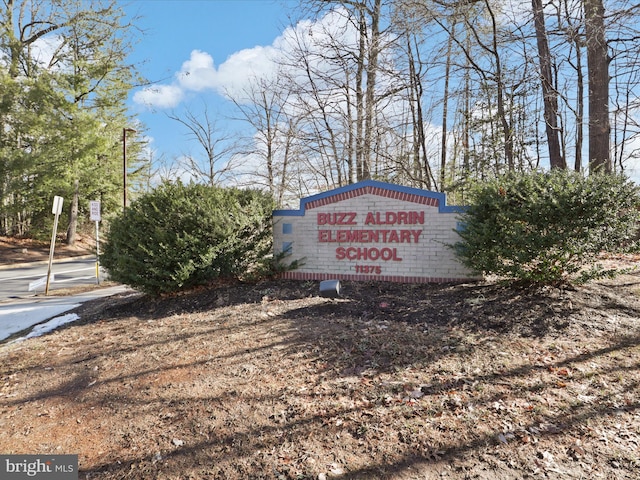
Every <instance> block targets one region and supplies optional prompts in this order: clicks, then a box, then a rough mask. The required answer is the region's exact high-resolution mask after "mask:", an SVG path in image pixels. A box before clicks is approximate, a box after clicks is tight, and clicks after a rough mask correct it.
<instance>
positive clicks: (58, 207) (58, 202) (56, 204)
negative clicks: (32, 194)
mask: <svg viewBox="0 0 640 480" xmlns="http://www.w3.org/2000/svg"><path fill="white" fill-rule="evenodd" d="M63 201H64V199H63V198H62V197H59V196H58V195H56V196H55V197H53V208H52V209H51V213H53V214H54V215H60V214H61V213H62V202H63Z"/></svg>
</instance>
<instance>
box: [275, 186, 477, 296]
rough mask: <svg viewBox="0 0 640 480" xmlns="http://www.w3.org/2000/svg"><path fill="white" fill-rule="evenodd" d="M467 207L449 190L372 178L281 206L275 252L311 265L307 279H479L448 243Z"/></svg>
mask: <svg viewBox="0 0 640 480" xmlns="http://www.w3.org/2000/svg"><path fill="white" fill-rule="evenodd" d="M462 210H463V207H450V206H447V205H446V197H445V196H444V194H441V193H437V192H429V191H426V190H419V189H413V188H409V187H401V186H398V185H393V184H388V183H382V182H376V181H364V182H360V183H356V184H353V185H349V186H347V187H342V188H339V189H336V190H332V191H329V192H324V193H322V194H318V195H314V196H311V197H307V198H304V199H302V200H301V201H300V209H299V210H276V211H274V212H273V222H274V251H275V252H274V253H279V252H282V251H288V252H289V255H288V257H287V258H286V260H285V263H286V262H289V261H291V260H300V261H302V262H303V265H302V266H300V267H299V268H297V269H295V270H291V271H288V272H285V273H284V274H283V277H284V278H291V279H300V280H329V279H338V280H379V281H392V282H404V283H426V282H453V281H463V280H467V279H471V278H477V277H474V276H473V274H472V272H470V271H469V270H467V269H466V268H465V267H464V266H463V265H462V264H460V263H459V262H458V260H457V259H456V257H455V255H454V253H453V251H452V250H451V248H449V247H448V246H447V245H450V244H453V243H455V242H456V241H457V240H458V238H459V237H458V235H457V234H456V232H455V230H456V229H457V228H460V220H459V214H460V212H461V211H462Z"/></svg>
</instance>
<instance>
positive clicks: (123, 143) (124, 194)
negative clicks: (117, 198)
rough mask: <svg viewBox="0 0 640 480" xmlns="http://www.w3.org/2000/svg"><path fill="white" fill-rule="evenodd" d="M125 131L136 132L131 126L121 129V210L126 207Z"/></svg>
mask: <svg viewBox="0 0 640 480" xmlns="http://www.w3.org/2000/svg"><path fill="white" fill-rule="evenodd" d="M127 132H131V133H136V131H135V130H134V129H133V128H123V129H122V187H123V188H122V211H123V212H124V211H125V209H126V208H127Z"/></svg>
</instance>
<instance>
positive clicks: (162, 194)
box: [100, 183, 273, 295]
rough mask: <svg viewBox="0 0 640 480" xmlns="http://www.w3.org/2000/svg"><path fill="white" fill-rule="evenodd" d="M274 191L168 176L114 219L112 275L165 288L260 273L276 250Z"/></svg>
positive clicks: (158, 290)
mask: <svg viewBox="0 0 640 480" xmlns="http://www.w3.org/2000/svg"><path fill="white" fill-rule="evenodd" d="M272 210H273V202H272V200H271V198H270V197H269V196H268V195H266V194H264V193H262V192H260V191H257V190H240V189H229V188H216V187H210V186H206V185H199V184H190V185H183V184H182V183H164V184H162V185H161V186H159V187H158V188H157V189H155V190H154V191H152V192H150V193H148V194H145V195H143V196H142V197H140V198H139V199H138V200H136V201H135V202H134V203H133V204H132V205H131V206H130V207H128V208H127V209H126V211H125V212H124V214H123V215H121V216H119V217H117V218H116V219H114V221H113V222H112V223H111V226H110V231H109V235H108V239H107V242H106V244H105V247H104V253H103V254H102V255H101V257H100V260H101V263H102V265H103V266H104V267H105V268H106V269H107V270H108V272H109V275H110V276H111V278H112V279H113V280H115V281H117V282H120V283H124V284H126V285H130V286H132V287H134V288H136V289H138V290H140V291H143V292H146V293H150V294H153V295H159V294H163V293H170V292H176V291H179V290H185V289H189V288H192V287H195V286H197V285H203V284H207V283H209V282H211V281H212V280H215V279H218V278H224V279H243V278H247V277H248V276H250V275H259V274H260V272H261V269H262V268H264V265H265V264H268V262H269V260H268V257H269V255H270V254H271V251H272V229H271V213H272Z"/></svg>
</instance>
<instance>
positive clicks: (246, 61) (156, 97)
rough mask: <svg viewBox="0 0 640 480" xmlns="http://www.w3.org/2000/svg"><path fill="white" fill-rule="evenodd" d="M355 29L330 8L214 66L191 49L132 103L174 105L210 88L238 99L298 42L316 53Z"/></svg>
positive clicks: (349, 41)
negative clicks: (170, 74) (166, 80)
mask: <svg viewBox="0 0 640 480" xmlns="http://www.w3.org/2000/svg"><path fill="white" fill-rule="evenodd" d="M356 37H357V32H356V31H355V29H354V28H353V27H352V26H350V24H349V23H348V22H347V20H346V17H345V15H344V12H343V11H341V10H339V9H338V10H334V11H332V12H330V13H328V14H327V15H326V16H325V17H323V18H321V19H320V20H318V21H317V22H313V21H311V20H304V21H301V22H300V23H298V24H297V25H296V26H295V27H289V28H287V29H286V30H285V31H284V32H283V33H282V35H280V36H279V37H277V38H276V39H275V40H274V41H273V43H272V44H271V45H268V46H260V45H258V46H255V47H253V48H247V49H244V50H240V51H238V52H236V53H234V54H232V55H230V56H229V57H228V58H227V59H226V60H225V61H224V62H223V63H221V64H220V65H218V66H216V64H215V62H214V59H213V57H212V56H211V55H210V54H209V53H207V52H205V51H202V50H193V51H192V52H191V54H190V56H189V59H188V60H186V61H185V62H184V63H183V64H182V66H181V68H180V70H179V71H178V72H177V73H176V74H175V80H174V81H173V83H171V84H164V85H163V84H160V85H155V86H151V87H146V88H144V89H143V90H141V91H138V92H136V93H135V95H134V96H133V100H134V102H136V103H138V104H142V105H145V106H147V107H150V108H153V107H155V108H161V109H163V108H174V107H176V106H177V105H178V104H179V103H180V102H181V101H182V100H183V99H184V98H186V96H187V94H188V93H189V92H204V91H213V92H216V93H218V94H219V95H222V96H230V95H231V96H233V97H234V98H236V99H239V98H240V97H241V96H242V93H243V92H245V91H248V90H249V87H250V82H251V81H252V80H254V79H255V78H261V79H266V80H267V81H268V80H269V79H270V78H273V77H274V76H275V75H276V74H277V71H278V63H279V62H278V61H277V59H278V58H281V57H282V56H283V55H286V53H287V52H289V51H292V50H293V49H294V48H296V44H297V43H298V42H302V43H304V44H306V48H308V49H309V50H310V51H314V52H318V53H319V52H320V51H322V50H323V48H324V46H325V45H326V42H327V41H328V39H330V38H333V39H335V38H340V39H341V43H342V44H343V45H353V44H354V42H355V39H356Z"/></svg>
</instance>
